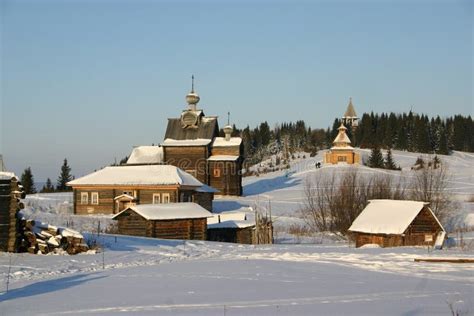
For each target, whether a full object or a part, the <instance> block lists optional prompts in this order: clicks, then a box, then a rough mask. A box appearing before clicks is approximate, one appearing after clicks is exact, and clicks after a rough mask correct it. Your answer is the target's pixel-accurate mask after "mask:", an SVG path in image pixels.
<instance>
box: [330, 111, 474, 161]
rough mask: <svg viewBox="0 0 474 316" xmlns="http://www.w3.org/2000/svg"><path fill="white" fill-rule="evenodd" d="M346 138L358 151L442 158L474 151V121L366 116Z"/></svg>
mask: <svg viewBox="0 0 474 316" xmlns="http://www.w3.org/2000/svg"><path fill="white" fill-rule="evenodd" d="M336 128H337V127H336ZM333 130H334V126H333ZM349 132H351V131H350V130H349ZM349 136H353V137H352V138H351V140H352V142H353V144H354V145H355V146H358V147H361V148H374V147H381V148H385V149H388V148H392V149H398V150H406V151H410V152H420V153H436V154H443V155H448V154H450V153H451V152H452V151H453V150H459V151H468V152H473V151H474V121H473V120H472V118H471V116H467V117H465V116H462V115H455V116H454V117H449V118H445V119H442V118H440V117H439V116H436V117H431V118H430V117H428V116H427V115H424V114H422V115H419V114H416V113H413V112H411V111H410V112H409V113H403V114H395V113H382V114H380V115H379V114H374V113H373V112H372V113H370V114H368V113H365V114H364V115H363V116H362V118H361V120H360V122H359V126H358V128H357V129H356V131H355V133H354V135H352V133H351V135H349Z"/></svg>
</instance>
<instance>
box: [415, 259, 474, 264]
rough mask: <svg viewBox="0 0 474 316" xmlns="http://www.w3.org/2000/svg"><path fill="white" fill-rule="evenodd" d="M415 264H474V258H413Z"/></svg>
mask: <svg viewBox="0 0 474 316" xmlns="http://www.w3.org/2000/svg"><path fill="white" fill-rule="evenodd" d="M415 262H434V263H474V258H415Z"/></svg>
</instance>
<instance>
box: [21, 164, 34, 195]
mask: <svg viewBox="0 0 474 316" xmlns="http://www.w3.org/2000/svg"><path fill="white" fill-rule="evenodd" d="M21 184H22V185H23V188H24V190H25V193H26V194H34V193H36V188H35V180H34V179H33V173H32V172H31V168H30V167H28V168H26V169H25V171H23V174H22V175H21Z"/></svg>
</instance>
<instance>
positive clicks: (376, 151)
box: [368, 146, 384, 168]
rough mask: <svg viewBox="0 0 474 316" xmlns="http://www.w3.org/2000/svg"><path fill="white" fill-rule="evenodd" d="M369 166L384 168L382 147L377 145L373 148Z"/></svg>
mask: <svg viewBox="0 0 474 316" xmlns="http://www.w3.org/2000/svg"><path fill="white" fill-rule="evenodd" d="M368 166H369V167H371V168H383V167H384V161H383V156H382V151H381V150H380V147H378V146H376V147H373V148H372V152H371V153H370V157H369V161H368Z"/></svg>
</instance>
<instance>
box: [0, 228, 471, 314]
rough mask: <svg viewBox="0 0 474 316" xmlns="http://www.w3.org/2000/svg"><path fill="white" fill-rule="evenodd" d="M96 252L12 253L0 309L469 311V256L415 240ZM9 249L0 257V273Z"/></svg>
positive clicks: (175, 245)
mask: <svg viewBox="0 0 474 316" xmlns="http://www.w3.org/2000/svg"><path fill="white" fill-rule="evenodd" d="M99 239H100V240H101V242H103V243H104V244H106V245H107V249H106V251H105V253H102V254H95V255H86V254H83V255H77V256H34V255H27V254H23V255H13V256H12V258H13V263H12V282H11V285H10V291H9V292H8V293H7V294H3V295H0V313H1V315H82V314H89V315H111V314H115V313H119V312H121V313H123V314H130V313H138V314H143V315H156V314H160V315H256V314H259V315H278V314H281V315H330V314H349V315H449V314H450V307H449V304H452V306H453V309H454V310H455V311H457V312H460V313H464V314H465V315H470V314H473V312H474V306H473V284H474V265H472V264H443V263H441V264H440V263H436V264H435V263H415V262H414V261H413V259H414V258H418V257H439V256H442V257H463V258H466V257H468V258H474V255H473V254H472V253H469V252H463V251H460V250H449V251H441V252H432V253H428V252H427V250H426V249H423V248H397V249H354V248H351V247H348V246H347V245H341V246H336V245H273V246H257V247H255V246H248V245H235V244H225V243H213V242H199V241H187V242H186V243H183V242H182V241H163V240H153V239H146V238H131V237H117V238H115V236H107V237H105V238H104V237H100V238H99ZM9 257H10V256H9V255H7V254H2V255H0V267H1V268H2V270H1V271H2V277H5V271H6V267H7V266H8V260H9Z"/></svg>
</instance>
